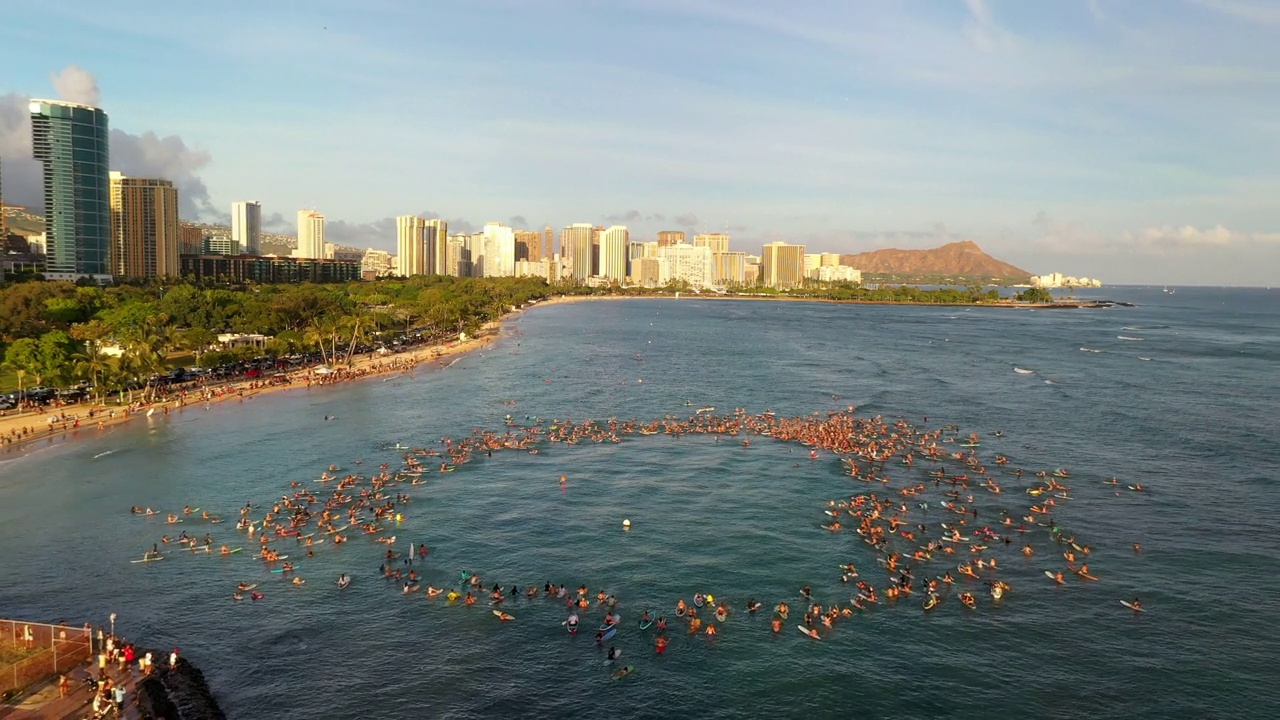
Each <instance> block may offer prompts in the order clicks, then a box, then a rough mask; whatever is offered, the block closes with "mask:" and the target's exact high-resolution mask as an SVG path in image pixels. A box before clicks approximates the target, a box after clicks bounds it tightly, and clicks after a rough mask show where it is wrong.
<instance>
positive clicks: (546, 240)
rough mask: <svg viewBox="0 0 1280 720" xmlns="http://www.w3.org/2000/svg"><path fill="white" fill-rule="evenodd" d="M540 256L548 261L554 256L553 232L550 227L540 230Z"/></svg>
mask: <svg viewBox="0 0 1280 720" xmlns="http://www.w3.org/2000/svg"><path fill="white" fill-rule="evenodd" d="M542 254H543V256H544V257H546V259H548V260H551V259H553V258H554V257H555V256H556V247H555V231H554V230H552V229H551V226H550V225H547V226H546V227H544V228H542Z"/></svg>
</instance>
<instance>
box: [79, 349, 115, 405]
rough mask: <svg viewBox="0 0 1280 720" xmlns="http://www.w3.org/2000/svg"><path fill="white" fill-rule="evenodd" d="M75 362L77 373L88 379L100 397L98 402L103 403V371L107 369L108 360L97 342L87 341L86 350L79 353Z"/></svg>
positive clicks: (95, 393) (94, 391)
mask: <svg viewBox="0 0 1280 720" xmlns="http://www.w3.org/2000/svg"><path fill="white" fill-rule="evenodd" d="M75 358H76V364H75V374H76V375H77V376H79V377H80V378H82V379H84V380H88V381H89V384H90V385H91V386H92V387H93V393H94V395H96V396H97V397H98V403H99V404H101V403H102V391H103V387H102V382H101V378H102V376H103V373H105V372H106V370H107V365H108V360H107V358H106V356H105V355H103V354H102V352H101V351H100V350H99V349H98V348H97V347H96V344H95V343H87V344H86V345H85V346H84V350H82V351H81V352H79V353H77V354H76V356H75Z"/></svg>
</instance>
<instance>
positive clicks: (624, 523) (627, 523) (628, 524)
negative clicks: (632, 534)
mask: <svg viewBox="0 0 1280 720" xmlns="http://www.w3.org/2000/svg"><path fill="white" fill-rule="evenodd" d="M622 527H623V528H624V529H626V530H630V529H631V521H630V520H623V521H622Z"/></svg>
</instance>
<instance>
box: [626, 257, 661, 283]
mask: <svg viewBox="0 0 1280 720" xmlns="http://www.w3.org/2000/svg"><path fill="white" fill-rule="evenodd" d="M666 274H667V264H666V261H665V260H661V259H659V258H657V257H638V258H635V259H634V260H632V261H631V282H633V283H635V284H636V285H639V286H641V287H647V288H652V287H658V286H660V285H663V284H665V283H666V281H667V279H668V278H667V277H665V275H666Z"/></svg>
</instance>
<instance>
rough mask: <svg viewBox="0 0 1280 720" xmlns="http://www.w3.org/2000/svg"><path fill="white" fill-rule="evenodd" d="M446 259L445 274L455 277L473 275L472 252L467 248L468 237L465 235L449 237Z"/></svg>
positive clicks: (459, 234)
mask: <svg viewBox="0 0 1280 720" xmlns="http://www.w3.org/2000/svg"><path fill="white" fill-rule="evenodd" d="M447 248H448V249H447V255H446V257H445V274H446V275H452V276H454V277H469V276H470V275H471V251H470V250H469V249H468V247H467V236H466V235H465V234H463V233H458V234H457V235H452V236H450V237H449V243H448V246H447Z"/></svg>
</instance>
